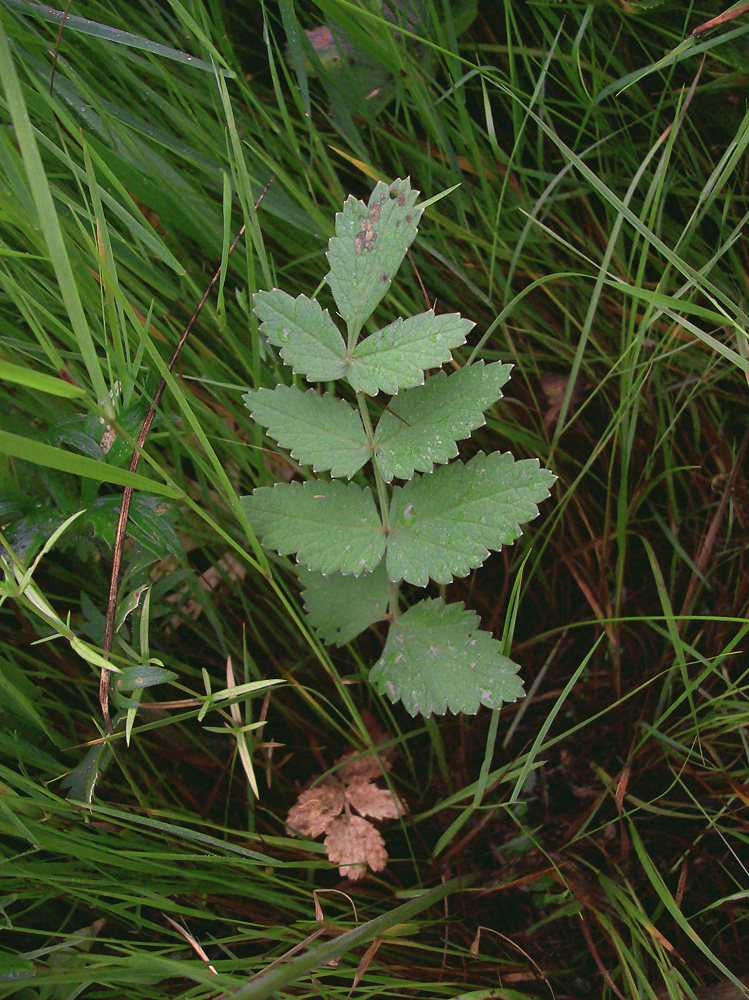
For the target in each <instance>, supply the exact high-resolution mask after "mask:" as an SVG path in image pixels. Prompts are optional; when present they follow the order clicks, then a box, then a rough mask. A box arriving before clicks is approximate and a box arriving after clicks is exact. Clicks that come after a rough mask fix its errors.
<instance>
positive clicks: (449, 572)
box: [387, 451, 556, 587]
mask: <svg viewBox="0 0 749 1000" xmlns="http://www.w3.org/2000/svg"><path fill="white" fill-rule="evenodd" d="M555 478H556V477H555V476H554V475H553V474H552V473H551V472H548V471H547V470H546V469H540V468H539V465H538V460H537V459H535V458H529V459H524V460H522V461H520V462H516V461H515V459H514V458H513V457H512V455H511V454H510V453H509V452H504V453H502V452H498V451H495V452H492V453H491V454H490V455H484V453H483V452H479V453H478V455H476V456H474V458H472V459H471V460H470V461H469V462H467V463H466V464H465V465H464V464H463V463H462V462H454V463H453V464H452V465H447V466H443V467H442V468H439V469H437V470H436V471H435V472H434V473H433V474H432V475H431V476H415V477H414V479H413V480H412V481H411V482H410V483H406V485H405V486H396V487H395V489H394V490H393V498H392V501H391V504H390V535H389V537H388V544H387V571H388V577H389V578H390V579H391V580H393V581H398V580H407V581H408V582H409V583H413V584H416V586H418V587H425V586H426V585H427V583H428V582H429V579H430V578H431V579H432V580H434V581H435V582H436V583H450V582H451V581H452V578H453V576H466V575H467V574H468V573H469V572H470V570H472V569H474V568H475V567H476V566H480V565H481V563H482V562H483V561H484V559H486V557H487V556H488V555H489V550H490V549H495V550H499V549H501V548H502V546H503V545H509V544H511V543H512V542H514V541H515V539H516V538H518V537H519V535H520V534H521V531H520V528H519V525H520V524H524V523H525V522H526V521H530V520H532V519H533V518H534V517H536V516H537V514H538V506H537V504H539V503H540V502H541V501H542V500H545V499H546V498H547V497H548V496H549V489H550V487H551V486H552V484H553V482H554V479H555Z"/></svg>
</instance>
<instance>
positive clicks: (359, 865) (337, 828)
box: [325, 816, 388, 882]
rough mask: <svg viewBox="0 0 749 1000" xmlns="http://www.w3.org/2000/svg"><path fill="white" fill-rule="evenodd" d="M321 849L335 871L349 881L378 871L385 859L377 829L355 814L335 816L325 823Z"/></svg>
mask: <svg viewBox="0 0 749 1000" xmlns="http://www.w3.org/2000/svg"><path fill="white" fill-rule="evenodd" d="M325 850H326V852H327V855H328V858H329V859H330V860H331V861H332V862H333V864H334V865H338V873H339V874H340V875H345V876H346V877H347V878H350V879H351V881H352V882H355V881H356V880H357V879H360V878H361V877H362V875H366V873H367V865H369V867H370V868H371V869H372V871H373V872H381V871H382V870H383V868H384V867H385V865H386V864H387V860H388V852H387V851H386V850H385V841H384V840H383V839H382V835H381V834H380V832H379V831H378V830H377V829H375V827H373V826H372V824H371V823H370V822H369V821H368V820H366V819H361V818H360V817H359V816H338V817H337V818H336V819H334V820H333V822H332V823H331V824H330V826H329V827H328V835H327V837H326V838H325Z"/></svg>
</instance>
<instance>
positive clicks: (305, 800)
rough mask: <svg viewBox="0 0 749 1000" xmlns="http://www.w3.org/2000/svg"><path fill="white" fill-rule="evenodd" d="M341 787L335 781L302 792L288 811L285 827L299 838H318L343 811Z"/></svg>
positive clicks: (323, 782)
mask: <svg viewBox="0 0 749 1000" xmlns="http://www.w3.org/2000/svg"><path fill="white" fill-rule="evenodd" d="M344 804H345V800H344V796H343V786H342V785H340V784H339V783H338V782H337V781H321V782H320V783H319V784H317V785H315V786H314V788H308V789H307V791H306V792H302V793H301V795H300V796H299V798H298V799H297V800H296V802H295V803H294V805H293V806H292V807H291V809H289V813H288V816H287V817H286V826H287V827H288V829H289V831H290V832H291V833H292V834H294V835H298V836H300V837H311V838H312V839H313V840H314V838H315V837H319V836H320V834H321V833H325V831H326V830H327V829H328V827H329V826H330V824H331V822H332V821H333V819H334V818H335V817H336V816H338V815H339V813H341V812H342V811H343V807H344Z"/></svg>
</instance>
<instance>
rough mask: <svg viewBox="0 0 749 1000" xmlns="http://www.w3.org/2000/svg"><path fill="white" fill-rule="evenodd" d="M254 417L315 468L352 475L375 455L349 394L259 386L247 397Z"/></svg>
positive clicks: (303, 460)
mask: <svg viewBox="0 0 749 1000" xmlns="http://www.w3.org/2000/svg"><path fill="white" fill-rule="evenodd" d="M243 399H244V402H245V406H246V407H247V408H248V409H249V411H250V412H251V413H252V416H253V418H254V419H255V420H257V422H258V423H260V424H262V425H263V427H267V428H268V433H269V434H270V436H271V437H272V438H274V439H275V440H276V441H278V443H279V444H280V445H281V447H282V448H288V449H289V450H290V451H291V454H292V457H293V458H295V459H296V460H297V462H301V463H302V464H303V465H311V466H312V468H313V469H314V470H315V472H325V471H327V470H328V469H330V474H331V475H332V476H346V478H347V479H351V477H352V476H353V474H354V473H355V472H356V471H357V470H358V469H361V467H362V466H363V465H364V463H365V462H366V461H368V459H369V458H371V455H372V451H371V449H370V448H369V446H368V444H367V435H366V434H365V433H364V427H363V426H362V422H361V417H360V416H359V413H358V412H357V411H356V410H355V409H354V408H353V407H352V406H350V405H349V404H348V403H347V402H346V400H345V399H337V398H336V397H335V396H333V395H331V394H330V393H325V395H323V396H321V395H320V394H319V393H317V392H315V390H314V389H309V390H308V391H307V392H302V390H301V389H297V388H295V387H294V386H286V385H279V386H276V388H275V389H272V390H271V389H258V391H257V392H248V393H247V394H246V395H245V396H244V397H243Z"/></svg>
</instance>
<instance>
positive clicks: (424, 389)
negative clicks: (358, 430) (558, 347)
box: [375, 361, 512, 483]
mask: <svg viewBox="0 0 749 1000" xmlns="http://www.w3.org/2000/svg"><path fill="white" fill-rule="evenodd" d="M511 368H512V365H503V364H502V363H501V362H499V361H497V362H495V363H494V364H490V365H484V362H483V361H479V362H478V363H477V364H475V365H471V366H470V367H465V368H461V369H460V370H459V371H457V372H454V373H453V374H452V375H447V374H446V373H445V372H437V374H436V375H432V377H431V378H429V379H427V381H426V383H425V385H423V386H417V387H416V388H415V389H408V390H406V391H405V392H401V393H400V394H399V395H397V396H394V397H393V399H391V400H390V406H389V407H388V409H387V410H386V411H385V412H384V413H383V414H382V416H381V417H380V422H379V423H378V425H377V431H376V433H375V445H376V450H375V461H376V462H377V465H378V466H379V467H380V470H381V472H382V475H383V478H384V479H385V482H386V483H389V482H391V480H392V479H394V478H396V477H397V478H398V479H411V478H412V476H413V474H414V472H432V470H433V469H434V466H435V465H443V464H444V463H445V462H448V461H449V460H450V459H451V458H455V456H456V455H457V454H458V446H457V444H456V442H457V441H460V440H461V438H466V437H469V436H470V434H471V431H474V430H476V428H477V427H481V426H483V424H485V423H486V419H485V417H484V410H485V409H486V408H487V407H489V406H491V405H492V403H495V402H496V401H497V400H498V399H499V398H500V397H501V396H502V391H501V386H503V385H504V384H505V382H506V381H507V380H508V379H509V377H510V370H511Z"/></svg>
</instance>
